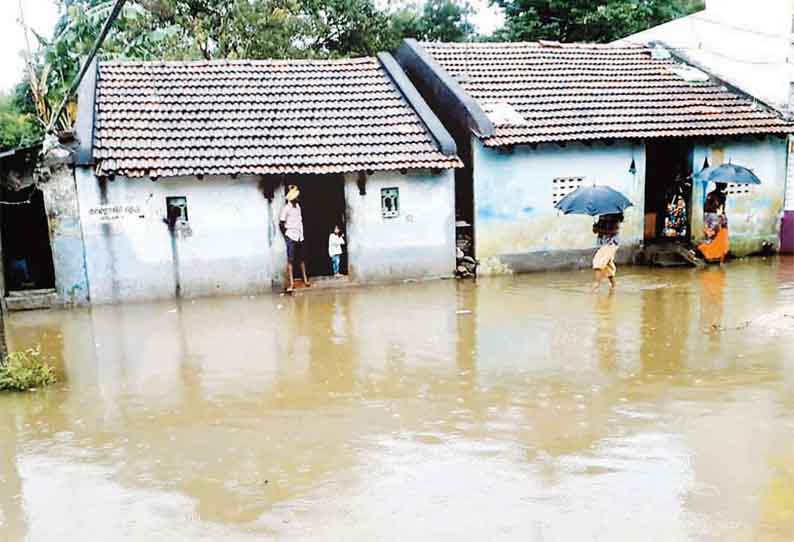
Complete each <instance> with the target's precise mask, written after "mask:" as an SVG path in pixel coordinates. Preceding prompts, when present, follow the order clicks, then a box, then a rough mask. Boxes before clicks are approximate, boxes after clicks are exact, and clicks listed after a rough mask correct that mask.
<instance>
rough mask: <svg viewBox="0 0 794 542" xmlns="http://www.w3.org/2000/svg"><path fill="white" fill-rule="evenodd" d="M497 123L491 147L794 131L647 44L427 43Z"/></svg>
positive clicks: (487, 139)
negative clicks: (656, 54)
mask: <svg viewBox="0 0 794 542" xmlns="http://www.w3.org/2000/svg"><path fill="white" fill-rule="evenodd" d="M422 46H423V47H424V48H425V50H426V51H427V52H428V53H429V54H430V55H431V56H432V57H433V58H434V59H435V60H436V61H437V62H438V63H439V64H440V65H441V66H442V67H443V68H444V69H445V71H446V72H447V73H448V74H449V75H450V76H451V77H453V78H454V79H455V80H457V81H458V82H459V83H460V85H461V86H462V88H463V89H464V90H465V91H466V92H467V93H468V94H469V95H470V96H471V97H472V98H474V100H475V101H477V102H478V104H479V105H480V106H481V107H482V109H483V110H485V111H486V112H488V111H490V110H494V109H496V110H498V111H504V110H508V111H510V110H512V111H514V112H515V113H518V115H519V116H516V115H515V114H514V115H513V116H512V117H511V116H510V115H507V116H505V115H501V116H500V118H496V117H495V116H494V115H489V116H491V118H492V120H494V121H495V122H494V124H495V128H496V129H495V133H494V134H492V135H488V136H486V137H483V141H484V143H485V144H486V145H487V146H500V145H513V144H518V143H538V142H551V141H570V140H587V139H606V138H647V137H666V136H706V135H739V134H773V133H778V134H782V133H790V132H793V131H794V125H792V124H790V123H786V122H784V121H783V120H782V119H781V118H780V117H779V116H778V115H776V114H775V113H773V112H771V111H770V110H768V109H766V108H764V107H762V106H761V105H758V104H756V103H755V102H754V101H753V100H752V99H750V98H748V97H746V96H745V95H743V94H739V93H734V92H731V91H729V90H728V89H726V88H725V87H723V86H721V85H720V84H718V83H715V82H714V81H713V80H708V81H700V82H698V81H696V80H692V79H693V78H691V77H688V78H687V79H685V78H684V77H683V76H682V75H680V74H679V73H677V72H680V71H681V68H682V66H681V65H680V64H678V63H676V62H675V60H673V59H672V58H667V59H659V60H657V59H654V58H652V56H651V51H650V49H648V48H647V47H643V46H608V45H575V44H570V45H568V44H566V45H561V44H558V43H466V44H452V43H423V44H422Z"/></svg>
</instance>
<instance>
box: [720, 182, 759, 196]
mask: <svg viewBox="0 0 794 542" xmlns="http://www.w3.org/2000/svg"><path fill="white" fill-rule="evenodd" d="M726 193H727V194H728V195H729V196H742V195H745V194H752V193H753V185H751V184H733V183H728V189H727V190H726Z"/></svg>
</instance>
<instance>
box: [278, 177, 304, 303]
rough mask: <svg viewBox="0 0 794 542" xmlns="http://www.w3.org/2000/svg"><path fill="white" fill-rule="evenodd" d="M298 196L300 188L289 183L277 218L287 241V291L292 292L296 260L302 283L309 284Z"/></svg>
mask: <svg viewBox="0 0 794 542" xmlns="http://www.w3.org/2000/svg"><path fill="white" fill-rule="evenodd" d="M298 196H300V190H298V187H297V186H294V185H290V186H288V187H287V203H286V205H284V207H283V208H282V209H281V215H280V216H279V219H278V225H279V228H280V229H281V233H282V234H283V235H284V239H285V240H286V242H287V280H288V282H287V284H288V285H289V286H287V291H288V292H292V291H293V290H294V289H295V281H294V279H293V271H292V270H293V269H294V266H295V264H296V263H298V262H299V263H300V266H301V274H302V275H303V284H305V285H306V287H307V288H308V287H309V286H311V284H309V279H308V277H306V262H305V261H304V257H303V216H302V215H301V206H300V204H299V203H298Z"/></svg>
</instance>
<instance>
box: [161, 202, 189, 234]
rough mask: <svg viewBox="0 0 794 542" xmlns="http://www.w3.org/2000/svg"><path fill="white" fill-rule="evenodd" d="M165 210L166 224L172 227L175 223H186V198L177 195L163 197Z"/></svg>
mask: <svg viewBox="0 0 794 542" xmlns="http://www.w3.org/2000/svg"><path fill="white" fill-rule="evenodd" d="M165 210H166V217H167V220H168V225H169V226H170V227H172V228H173V227H174V226H175V225H177V224H187V198H186V197H184V196H177V197H171V198H165Z"/></svg>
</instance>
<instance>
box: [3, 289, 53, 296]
mask: <svg viewBox="0 0 794 542" xmlns="http://www.w3.org/2000/svg"><path fill="white" fill-rule="evenodd" d="M54 293H55V288H42V289H40V290H14V291H11V292H8V294H7V295H8V297H30V296H32V295H49V294H54Z"/></svg>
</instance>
